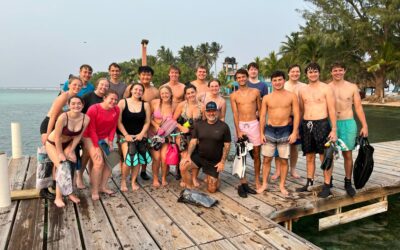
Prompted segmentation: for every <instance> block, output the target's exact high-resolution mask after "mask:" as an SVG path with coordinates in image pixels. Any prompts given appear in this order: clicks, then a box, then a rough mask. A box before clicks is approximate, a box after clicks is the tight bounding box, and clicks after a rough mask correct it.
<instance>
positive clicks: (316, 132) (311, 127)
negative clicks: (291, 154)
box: [302, 118, 331, 155]
mask: <svg viewBox="0 0 400 250" xmlns="http://www.w3.org/2000/svg"><path fill="white" fill-rule="evenodd" d="M302 132H303V140H302V141H303V144H302V150H303V155H306V154H308V153H317V154H323V153H324V149H325V146H324V145H325V143H326V142H327V140H328V136H329V133H330V132H331V126H330V125H329V122H328V119H327V118H325V119H321V120H312V121H307V120H303V121H302Z"/></svg>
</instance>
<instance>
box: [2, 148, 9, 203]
mask: <svg viewBox="0 0 400 250" xmlns="http://www.w3.org/2000/svg"><path fill="white" fill-rule="evenodd" d="M10 205H11V194H10V183H9V181H8V164H7V155H6V154H5V153H4V152H0V208H7V207H9V206H10Z"/></svg>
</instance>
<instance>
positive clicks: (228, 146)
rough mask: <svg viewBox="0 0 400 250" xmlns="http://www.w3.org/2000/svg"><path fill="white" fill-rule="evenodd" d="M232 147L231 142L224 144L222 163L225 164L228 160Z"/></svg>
mask: <svg viewBox="0 0 400 250" xmlns="http://www.w3.org/2000/svg"><path fill="white" fill-rule="evenodd" d="M230 147H231V143H230V142H225V143H224V149H223V151H222V157H221V162H225V161H226V158H227V157H228V153H229V148H230Z"/></svg>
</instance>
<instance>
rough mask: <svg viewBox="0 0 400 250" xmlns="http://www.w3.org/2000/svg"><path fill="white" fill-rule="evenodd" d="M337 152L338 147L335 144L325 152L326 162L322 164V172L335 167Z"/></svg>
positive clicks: (331, 144)
mask: <svg viewBox="0 0 400 250" xmlns="http://www.w3.org/2000/svg"><path fill="white" fill-rule="evenodd" d="M335 152H336V147H335V144H334V143H333V142H331V143H330V145H329V147H328V148H325V151H324V161H323V162H322V164H321V169H322V170H329V169H330V168H331V167H332V165H333V158H334V155H335Z"/></svg>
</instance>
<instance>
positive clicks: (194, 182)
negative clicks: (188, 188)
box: [193, 178, 200, 187]
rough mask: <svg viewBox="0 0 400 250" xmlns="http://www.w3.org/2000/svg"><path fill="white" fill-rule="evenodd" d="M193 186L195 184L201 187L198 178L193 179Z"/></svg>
mask: <svg viewBox="0 0 400 250" xmlns="http://www.w3.org/2000/svg"><path fill="white" fill-rule="evenodd" d="M193 186H194V187H200V182H199V179H197V178H194V179H193Z"/></svg>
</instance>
